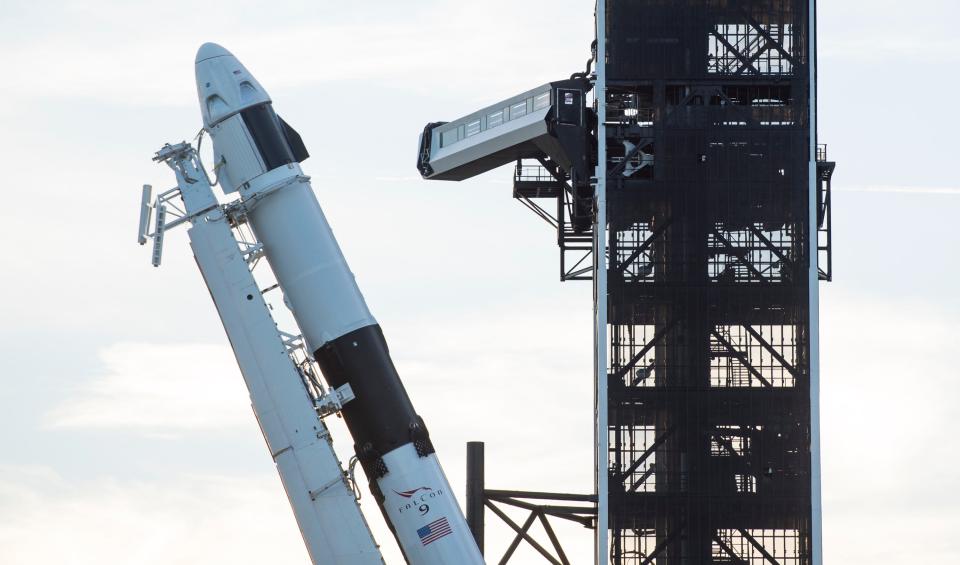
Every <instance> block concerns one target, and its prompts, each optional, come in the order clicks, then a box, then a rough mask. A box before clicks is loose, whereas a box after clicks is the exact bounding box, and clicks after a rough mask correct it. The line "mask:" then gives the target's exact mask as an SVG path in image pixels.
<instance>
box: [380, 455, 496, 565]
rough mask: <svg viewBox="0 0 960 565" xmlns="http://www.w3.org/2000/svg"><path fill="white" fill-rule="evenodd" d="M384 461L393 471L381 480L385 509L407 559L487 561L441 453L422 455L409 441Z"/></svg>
mask: <svg viewBox="0 0 960 565" xmlns="http://www.w3.org/2000/svg"><path fill="white" fill-rule="evenodd" d="M383 462H384V463H386V465H387V468H388V469H390V472H389V473H387V475H386V476H384V477H383V478H382V479H380V480H379V481H378V484H379V486H380V490H381V492H382V493H383V496H384V509H385V511H386V513H387V515H388V516H389V518H390V522H391V524H393V527H394V530H395V532H396V535H397V537H398V538H399V540H400V544H401V545H402V547H403V548H404V555H405V556H406V558H407V561H408V562H409V563H447V564H451V565H452V564H457V565H460V564H463V565H482V564H483V558H482V557H481V556H480V553H479V552H478V551H477V546H476V544H475V543H474V542H473V537H472V534H471V533H470V530H469V528H468V526H467V524H466V521H465V520H464V519H463V511H462V510H461V509H460V506H459V504H458V503H457V499H456V498H455V497H454V495H453V491H452V490H451V489H450V484H449V483H448V482H447V479H446V477H445V476H444V475H443V470H442V469H441V468H440V463H439V462H438V461H437V456H436V455H435V454H430V455H428V456H426V457H420V456H418V455H417V450H416V448H414V446H413V444H409V443H408V444H406V445H404V446H402V447H398V448H397V449H394V450H393V451H391V452H390V453H387V454H386V455H384V457H383ZM431 477H432V478H431Z"/></svg>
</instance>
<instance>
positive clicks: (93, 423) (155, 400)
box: [45, 343, 253, 436]
mask: <svg viewBox="0 0 960 565" xmlns="http://www.w3.org/2000/svg"><path fill="white" fill-rule="evenodd" d="M100 358H101V360H102V362H103V366H104V370H103V372H102V373H101V374H99V375H96V376H94V377H93V378H92V379H90V380H88V381H87V382H86V383H83V384H80V385H78V386H77V387H76V389H75V390H74V391H73V392H72V393H71V394H69V396H68V397H67V398H65V399H64V400H63V401H62V402H61V403H59V404H58V405H57V406H55V407H54V408H53V409H52V410H51V411H50V412H48V413H47V414H46V417H45V420H46V424H47V425H48V426H49V427H52V428H86V429H119V430H126V431H132V432H135V433H144V434H149V435H167V436H169V435H176V434H179V433H180V432H183V431H186V430H205V431H212V430H230V429H246V428H247V427H249V426H250V425H251V423H252V422H253V418H252V414H251V411H250V407H249V406H250V401H249V398H248V396H247V394H246V389H245V387H244V384H243V380H242V378H241V376H240V371H239V369H237V365H236V361H235V360H234V358H233V355H232V352H231V351H230V349H229V348H228V347H227V346H226V345H204V344H148V343H119V344H116V345H112V346H109V347H106V348H104V349H103V350H101V352H100Z"/></svg>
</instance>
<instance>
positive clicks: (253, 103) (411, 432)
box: [196, 43, 483, 565]
mask: <svg viewBox="0 0 960 565" xmlns="http://www.w3.org/2000/svg"><path fill="white" fill-rule="evenodd" d="M196 78H197V93H198V95H199V99H200V110H201V113H202V115H203V127H204V129H205V130H206V132H207V133H208V134H209V135H210V137H211V139H212V140H213V153H214V163H215V165H214V167H215V170H216V172H217V177H218V179H219V182H220V184H221V185H222V189H223V191H224V192H225V193H232V192H238V193H239V195H240V198H241V199H242V200H243V202H244V203H245V205H246V207H247V210H248V212H247V220H248V223H249V225H250V227H251V229H252V230H253V232H254V234H255V235H256V237H257V239H258V240H259V241H260V243H261V244H262V245H263V248H262V250H263V254H264V256H265V257H266V259H267V261H268V263H269V265H270V267H271V269H272V270H273V272H274V274H275V276H276V279H277V282H278V283H279V285H280V288H281V289H282V291H283V293H284V297H285V300H286V303H287V304H288V305H289V307H290V309H291V311H292V312H293V316H294V318H295V319H296V322H297V324H298V325H299V327H300V329H301V331H302V332H303V337H304V340H305V341H306V343H307V344H308V346H309V348H310V351H312V353H313V355H314V358H315V359H316V361H317V364H318V365H319V366H320V369H321V370H322V372H323V375H324V378H325V379H326V381H327V382H328V384H329V385H330V386H331V387H333V388H339V387H341V386H343V385H349V386H350V388H351V389H352V392H353V395H354V399H353V400H350V401H349V402H348V403H347V404H345V405H344V407H343V416H344V419H345V420H346V424H347V427H348V428H349V430H350V433H351V434H352V436H353V440H354V447H355V450H356V454H357V457H358V459H359V460H360V464H361V465H362V466H363V469H364V471H365V472H366V474H367V477H368V478H369V479H370V489H371V491H372V492H373V495H374V497H375V498H376V500H377V503H378V504H379V506H380V509H381V511H382V512H383V514H384V516H385V517H386V519H387V522H388V523H389V525H390V527H391V529H392V530H393V533H394V535H395V536H396V538H397V541H398V542H399V544H400V547H401V549H402V550H403V552H404V555H405V557H406V559H407V561H408V562H410V563H417V564H441V563H443V564H458V565H460V564H482V563H483V558H482V557H481V555H480V552H479V551H478V549H477V546H476V543H475V542H474V540H473V537H472V535H471V533H470V530H469V529H468V527H467V524H466V521H465V520H464V518H463V514H462V512H461V511H460V508H459V506H458V504H457V502H456V499H455V498H454V496H453V493H452V491H451V489H450V485H449V483H448V482H447V479H446V477H445V476H444V474H443V470H442V469H441V468H440V463H439V462H438V460H437V456H436V454H435V453H434V449H433V445H432V444H431V442H430V436H429V434H428V433H427V428H426V426H425V425H424V423H423V420H422V419H421V418H420V417H419V416H418V415H417V413H416V411H415V410H414V408H413V404H412V403H411V402H410V398H409V397H408V396H407V392H406V390H404V387H403V384H402V383H401V382H400V377H399V375H398V374H397V370H396V368H394V365H393V361H392V360H391V359H390V353H389V351H388V349H387V344H386V341H385V340H384V337H383V332H382V331H381V329H380V326H379V325H378V324H377V321H376V319H374V317H373V316H372V315H371V314H370V311H369V309H368V308H367V305H366V302H365V301H364V299H363V296H362V295H361V294H360V290H359V288H358V287H357V283H356V281H355V280H354V277H353V274H352V273H351V272H350V269H349V268H348V267H347V263H346V260H345V259H344V257H343V253H342V252H341V251H340V247H339V245H338V244H337V241H336V239H335V238H334V236H333V232H332V231H331V230H330V226H329V224H328V223H327V220H326V218H325V217H324V214H323V211H322V210H321V208H320V205H319V203H318V202H317V198H316V196H315V195H314V192H313V189H312V188H311V186H310V180H309V177H307V176H305V175H304V174H303V171H302V170H301V168H300V162H302V161H303V160H304V159H306V158H307V157H308V153H307V150H306V147H305V146H304V144H303V141H302V139H301V138H300V135H299V134H297V132H296V131H295V130H294V129H293V128H292V127H290V126H289V125H288V124H287V123H286V122H285V121H284V120H283V119H281V118H280V117H279V116H278V115H277V114H276V113H275V112H274V109H273V104H272V101H271V99H270V96H269V95H268V94H267V92H266V90H264V88H263V87H262V86H261V85H260V83H259V82H257V79H256V78H254V77H253V75H251V74H250V72H249V71H247V69H246V68H245V67H244V66H243V65H242V64H241V63H240V61H238V60H237V58H236V57H234V56H233V55H232V54H231V53H230V52H229V51H227V50H226V49H224V48H223V47H221V46H219V45H216V44H213V43H206V44H204V45H203V46H202V47H201V48H200V50H199V51H198V53H197V58H196Z"/></svg>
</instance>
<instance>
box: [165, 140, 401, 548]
mask: <svg viewBox="0 0 960 565" xmlns="http://www.w3.org/2000/svg"><path fill="white" fill-rule="evenodd" d="M181 147H182V148H183V149H182V150H181V151H179V152H177V153H176V154H174V155H171V156H170V160H169V161H168V163H169V164H170V165H171V167H172V168H174V170H175V171H176V172H177V181H178V184H179V186H180V194H181V196H182V198H183V202H184V205H185V212H186V216H184V217H185V218H187V219H189V221H190V222H191V223H192V224H193V225H192V227H191V228H190V229H189V230H188V233H189V236H190V244H191V247H192V248H193V252H194V256H195V258H196V261H197V265H198V267H199V268H200V271H201V272H202V274H203V278H204V281H205V282H206V284H207V287H208V289H209V290H210V295H211V297H212V298H213V301H214V303H215V304H216V307H217V311H218V312H219V314H220V319H221V321H222V322H223V327H224V329H225V330H226V333H227V336H228V338H229V340H230V345H231V347H232V348H233V352H234V355H235V356H236V358H237V363H238V365H239V366H240V371H241V373H242V374H243V378H244V381H245V383H246V385H247V389H248V390H249V392H250V399H251V404H252V406H253V411H254V414H255V415H256V417H257V421H258V423H259V424H260V429H261V431H262V432H263V437H264V439H265V440H266V442H267V446H268V448H269V451H270V454H271V456H272V457H273V459H274V462H275V463H276V466H277V470H278V471H279V474H280V478H281V480H282V482H283V486H284V489H285V490H286V492H287V497H288V499H289V501H290V505H291V507H292V508H293V511H294V515H295V516H296V519H297V524H298V526H299V527H300V532H301V534H302V536H303V539H304V542H305V544H306V546H307V551H308V552H309V554H310V558H311V560H312V561H313V563H314V564H316V565H320V564H339V565H361V564H364V565H366V564H378V563H379V564H382V563H383V560H382V558H381V556H380V552H379V550H378V548H377V545H376V543H375V542H374V539H373V536H372V534H371V533H370V530H369V528H368V526H367V524H366V521H365V520H364V517H363V515H362V514H361V512H360V509H359V506H358V504H357V501H356V498H355V495H354V485H353V484H352V483H351V482H350V481H349V480H348V478H347V475H346V474H345V473H344V471H343V469H342V468H341V466H340V462H339V460H338V459H337V456H336V453H335V452H334V451H333V447H332V445H331V442H330V436H329V432H328V431H327V427H326V426H325V425H324V423H323V422H322V420H320V419H319V418H318V416H317V413H316V411H315V409H314V405H313V401H312V400H311V398H310V397H309V395H308V393H307V390H306V388H305V386H304V383H303V381H302V377H301V374H300V372H299V370H298V368H297V367H296V365H295V364H294V362H293V360H292V359H291V356H290V352H289V351H288V349H287V346H286V345H285V343H284V340H283V338H282V337H281V335H280V333H279V331H278V330H277V326H276V323H275V321H274V320H273V318H272V316H271V315H270V312H269V310H268V307H267V305H266V303H265V302H264V300H263V297H262V294H261V291H260V288H259V287H258V286H257V283H256V281H255V280H254V278H253V275H252V273H251V272H250V268H249V265H248V263H247V260H246V258H245V256H244V253H243V251H242V250H241V248H240V246H239V245H238V242H237V240H236V238H235V237H234V234H233V231H232V229H231V227H230V224H229V222H228V217H227V214H226V213H225V209H224V208H223V207H221V206H219V203H218V202H217V200H216V197H215V196H214V194H213V191H212V189H211V187H210V184H209V183H208V182H207V180H206V175H205V173H204V172H203V170H202V169H201V168H200V167H199V161H198V160H197V159H196V154H195V153H194V152H193V150H192V148H189V149H186V148H188V147H189V146H185V145H184V146H181ZM188 179H189V180H188Z"/></svg>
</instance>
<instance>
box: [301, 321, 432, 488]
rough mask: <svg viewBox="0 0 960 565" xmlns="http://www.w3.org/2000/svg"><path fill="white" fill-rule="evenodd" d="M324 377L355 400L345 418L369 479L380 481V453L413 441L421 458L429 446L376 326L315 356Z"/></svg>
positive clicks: (383, 470)
mask: <svg viewBox="0 0 960 565" xmlns="http://www.w3.org/2000/svg"><path fill="white" fill-rule="evenodd" d="M314 358H315V359H316V361H317V364H318V365H319V366H320V370H321V371H322V372H323V376H324V378H326V380H327V382H328V383H329V384H330V386H331V387H333V388H339V387H341V386H343V385H345V384H349V385H350V387H351V388H352V389H353V394H354V395H355V396H356V398H354V399H353V400H351V401H350V402H348V403H346V405H344V407H343V417H344V420H346V423H347V427H348V428H349V429H350V434H351V435H352V436H353V439H354V442H355V449H356V452H357V457H358V458H359V459H360V463H361V465H363V468H364V471H365V472H366V473H367V476H368V477H370V478H371V480H372V479H375V478H379V477H382V476H383V475H384V474H386V472H387V469H386V467H385V466H384V463H383V460H382V459H381V458H382V457H383V455H385V454H387V453H389V452H391V451H393V450H394V449H396V448H398V447H400V446H402V445H405V444H408V443H411V442H413V443H414V445H415V446H416V448H417V453H418V454H419V455H420V456H421V457H424V456H426V455H429V454H430V453H433V452H434V450H433V445H432V444H431V442H430V437H429V434H428V433H427V429H426V426H425V425H424V423H423V420H422V419H421V418H420V417H419V416H418V415H417V413H416V411H415V410H414V409H413V404H412V403H411V402H410V397H409V396H408V395H407V391H406V390H405V389H404V388H403V383H401V382H400V376H399V375H398V374H397V369H396V368H395V367H394V365H393V361H392V360H391V359H390V352H389V350H388V348H387V342H386V341H385V340H384V338H383V331H382V330H381V329H380V326H379V325H372V326H366V327H363V328H360V329H358V330H354V331H352V332H350V333H347V334H344V335H343V336H341V337H339V338H337V339H335V340H333V341H330V342H327V343H326V344H324V345H323V346H322V347H320V348H319V349H317V350H316V351H315V352H314Z"/></svg>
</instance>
